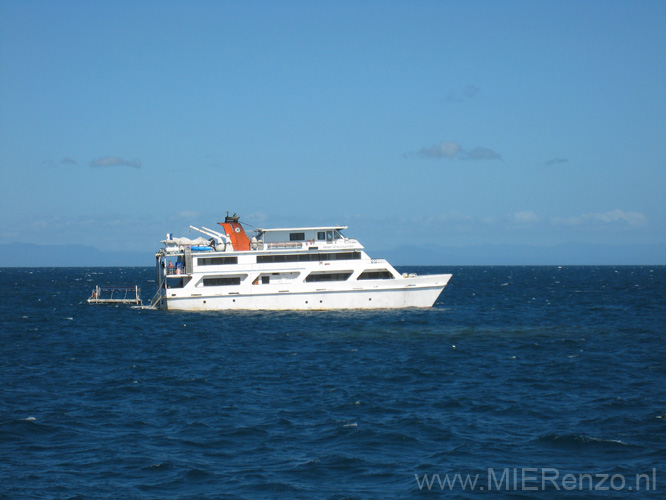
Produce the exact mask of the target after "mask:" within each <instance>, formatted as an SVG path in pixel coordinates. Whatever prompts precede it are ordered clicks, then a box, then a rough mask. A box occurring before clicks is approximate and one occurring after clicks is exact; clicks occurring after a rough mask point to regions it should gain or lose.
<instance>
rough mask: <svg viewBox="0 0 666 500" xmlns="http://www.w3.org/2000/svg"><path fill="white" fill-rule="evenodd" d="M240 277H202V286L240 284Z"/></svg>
mask: <svg viewBox="0 0 666 500" xmlns="http://www.w3.org/2000/svg"><path fill="white" fill-rule="evenodd" d="M240 282H241V279H240V277H239V276H231V277H228V278H204V279H203V285H204V286H231V285H240Z"/></svg>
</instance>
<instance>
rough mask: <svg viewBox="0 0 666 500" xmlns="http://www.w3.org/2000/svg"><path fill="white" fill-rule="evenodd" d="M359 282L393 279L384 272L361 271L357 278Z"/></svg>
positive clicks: (387, 272)
mask: <svg viewBox="0 0 666 500" xmlns="http://www.w3.org/2000/svg"><path fill="white" fill-rule="evenodd" d="M358 279H359V280H390V279H393V275H392V274H391V273H390V272H389V271H386V270H379V271H363V272H362V273H361V274H360V275H359V277H358Z"/></svg>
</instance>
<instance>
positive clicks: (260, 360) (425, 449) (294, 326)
mask: <svg viewBox="0 0 666 500" xmlns="http://www.w3.org/2000/svg"><path fill="white" fill-rule="evenodd" d="M398 270H399V271H400V272H417V273H419V274H428V273H443V272H446V273H449V272H450V273H452V274H453V278H452V280H451V282H450V284H449V285H448V286H447V288H446V289H445V290H444V292H443V293H442V295H441V296H440V298H439V299H438V301H437V302H436V304H435V306H434V307H433V308H431V309H425V310H420V309H419V310H416V309H409V310H398V311H393V310H381V311H334V312H330V311H329V312H316V311H315V312H215V313H213V312H207V313H183V312H174V311H154V310H137V309H132V308H131V307H129V306H104V305H89V304H87V303H86V302H85V299H86V298H87V297H89V296H90V293H91V291H92V289H93V288H94V286H95V285H105V284H131V285H134V284H138V285H139V286H140V287H141V288H142V298H143V299H144V302H148V301H149V300H150V298H151V297H152V295H153V293H154V291H155V283H154V269H153V268H2V269H0V290H1V293H0V299H1V300H0V325H1V327H0V332H1V336H0V345H1V347H2V357H1V358H0V498H7V499H12V500H13V499H28V498H29V499H273V498H274V499H421V498H460V499H463V498H477V497H481V498H521V499H525V498H590V497H598V498H635V499H638V498H666V267H664V266H643V267H632V266H622V267H612V266H608V267H592V266H587V267H556V266H555V267H429V268H418V267H400V268H399V269H398Z"/></svg>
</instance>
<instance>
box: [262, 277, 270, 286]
mask: <svg viewBox="0 0 666 500" xmlns="http://www.w3.org/2000/svg"><path fill="white" fill-rule="evenodd" d="M270 282H271V277H270V276H262V277H261V284H262V285H268V284H269V283H270Z"/></svg>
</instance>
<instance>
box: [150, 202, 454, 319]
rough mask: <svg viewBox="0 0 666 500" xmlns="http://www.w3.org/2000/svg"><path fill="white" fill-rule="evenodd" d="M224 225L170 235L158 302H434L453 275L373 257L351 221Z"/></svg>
mask: <svg viewBox="0 0 666 500" xmlns="http://www.w3.org/2000/svg"><path fill="white" fill-rule="evenodd" d="M219 225H220V226H221V227H222V230H219V229H218V230H213V229H208V228H206V227H201V228H197V227H194V226H190V228H191V229H194V230H196V231H198V232H199V233H201V234H202V235H204V236H205V237H204V236H202V237H199V238H197V239H194V240H192V239H189V238H174V237H173V235H172V234H167V238H166V239H165V240H164V241H162V243H163V244H164V247H163V248H160V250H159V251H158V252H157V253H156V255H155V257H156V267H157V284H158V291H157V294H156V295H155V298H154V299H153V301H152V306H154V307H156V308H160V309H175V310H187V311H215V310H224V309H254V310H263V309H265V310H307V309H381V308H392V309H394V308H405V307H432V305H433V304H434V303H435V301H436V300H437V297H439V295H440V293H441V292H442V290H443V289H444V287H445V286H446V284H447V283H448V281H449V279H451V275H450V274H434V275H423V276H417V275H415V274H409V275H407V274H404V275H401V274H400V273H398V272H397V271H396V270H395V269H394V268H393V267H392V266H391V265H390V264H389V263H388V262H387V261H386V260H384V259H372V258H370V257H369V256H368V255H367V254H366V253H365V251H364V247H363V245H361V244H360V243H359V242H358V240H355V239H352V238H347V237H345V236H344V235H343V234H342V231H344V230H345V229H347V226H322V227H301V228H281V229H255V230H253V231H252V232H250V234H249V235H248V233H246V232H245V229H244V228H243V225H242V224H241V222H240V221H239V217H238V216H236V214H234V215H233V216H229V215H227V217H226V218H225V221H224V222H220V223H219Z"/></svg>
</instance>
